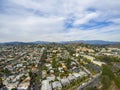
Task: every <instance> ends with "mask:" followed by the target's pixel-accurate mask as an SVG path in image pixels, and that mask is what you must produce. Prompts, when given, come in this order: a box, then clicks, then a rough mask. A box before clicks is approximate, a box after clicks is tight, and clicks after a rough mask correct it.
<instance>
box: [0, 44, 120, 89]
mask: <svg viewBox="0 0 120 90" xmlns="http://www.w3.org/2000/svg"><path fill="white" fill-rule="evenodd" d="M100 55H107V56H109V55H110V56H116V57H119V56H120V49H119V48H103V47H97V46H92V45H85V44H64V45H62V44H54V43H53V44H43V45H41V44H33V45H31V44H27V45H24V44H23V45H0V84H1V85H0V88H1V89H0V90H72V89H71V88H73V89H74V90H82V88H83V89H84V88H86V87H89V86H90V83H92V82H94V81H96V79H100V75H101V74H102V65H105V64H106V62H104V61H100V60H99V59H98V58H97V57H98V56H100ZM118 64H119V63H116V64H114V66H113V67H114V68H113V70H116V68H117V69H118V70H119V69H120V68H119V65H118ZM92 86H94V87H97V88H99V87H98V86H101V83H100V81H99V80H98V81H97V82H96V83H95V84H94V83H93V84H92Z"/></svg>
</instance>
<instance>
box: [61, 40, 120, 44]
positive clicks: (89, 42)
mask: <svg viewBox="0 0 120 90" xmlns="http://www.w3.org/2000/svg"><path fill="white" fill-rule="evenodd" d="M60 43H63V44H66V43H85V44H93V45H108V44H120V42H111V41H102V40H76V41H63V42H60Z"/></svg>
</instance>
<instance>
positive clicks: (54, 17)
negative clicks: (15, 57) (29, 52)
mask: <svg viewBox="0 0 120 90" xmlns="http://www.w3.org/2000/svg"><path fill="white" fill-rule="evenodd" d="M69 40H70V41H71V40H109V41H120V0H0V42H8V41H25V42H28V41H69Z"/></svg>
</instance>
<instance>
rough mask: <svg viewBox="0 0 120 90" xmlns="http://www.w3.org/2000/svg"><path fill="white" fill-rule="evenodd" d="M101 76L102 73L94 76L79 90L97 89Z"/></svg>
mask: <svg viewBox="0 0 120 90" xmlns="http://www.w3.org/2000/svg"><path fill="white" fill-rule="evenodd" d="M100 76H101V73H99V74H97V75H95V76H93V78H92V79H90V80H89V81H88V82H86V83H84V85H80V86H79V87H78V89H77V90H86V89H87V88H88V87H95V86H96V85H97V84H98V83H99V78H100Z"/></svg>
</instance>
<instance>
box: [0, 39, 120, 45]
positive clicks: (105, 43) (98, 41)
mask: <svg viewBox="0 0 120 90" xmlns="http://www.w3.org/2000/svg"><path fill="white" fill-rule="evenodd" d="M49 43H59V44H69V43H84V44H92V45H108V44H120V42H113V41H103V40H75V41H60V42H47V41H34V42H18V41H15V42H3V43H0V44H15V45H16V44H49Z"/></svg>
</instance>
